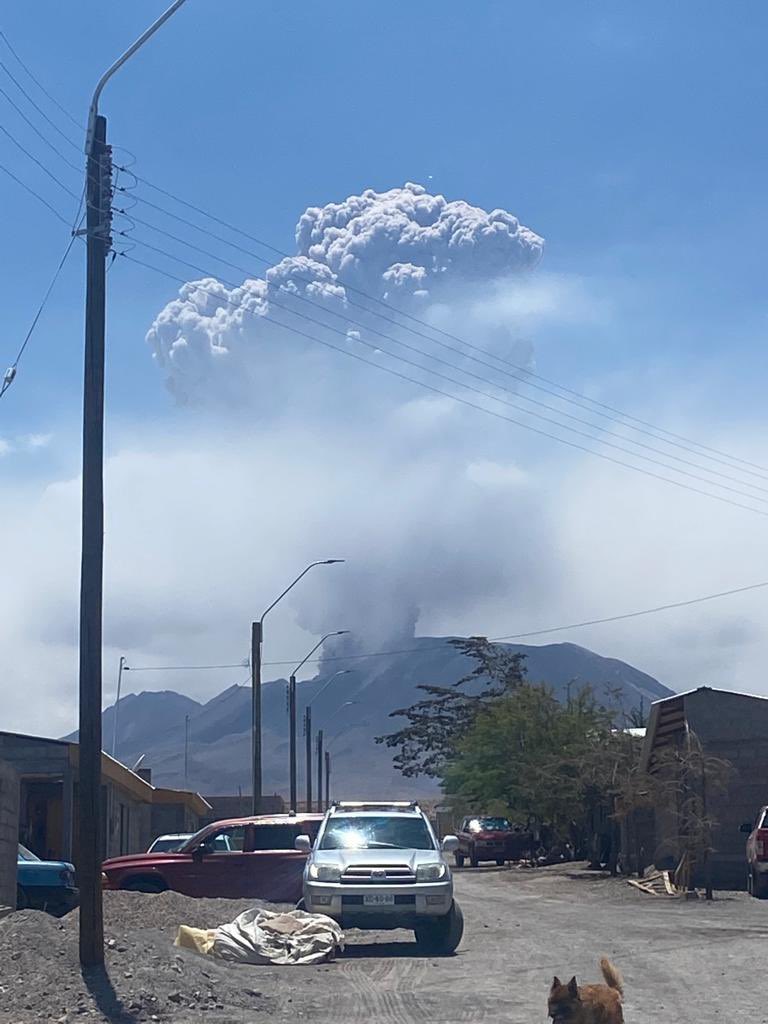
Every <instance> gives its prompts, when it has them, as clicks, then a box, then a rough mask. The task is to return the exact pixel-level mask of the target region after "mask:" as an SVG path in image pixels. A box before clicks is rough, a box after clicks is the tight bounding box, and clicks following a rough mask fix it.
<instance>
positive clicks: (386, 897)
mask: <svg viewBox="0 0 768 1024" xmlns="http://www.w3.org/2000/svg"><path fill="white" fill-rule="evenodd" d="M394 905H395V897H394V895H393V894H392V893H391V892H372V893H366V894H365V895H364V896H363V906H364V907H394Z"/></svg>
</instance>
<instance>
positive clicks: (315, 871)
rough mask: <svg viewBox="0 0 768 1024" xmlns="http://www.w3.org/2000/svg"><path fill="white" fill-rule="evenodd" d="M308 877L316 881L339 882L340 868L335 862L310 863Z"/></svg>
mask: <svg viewBox="0 0 768 1024" xmlns="http://www.w3.org/2000/svg"><path fill="white" fill-rule="evenodd" d="M309 877H310V878H314V879H315V880H316V881H318V882H340V881H341V868H339V867H337V866H336V865H335V864H310V865H309Z"/></svg>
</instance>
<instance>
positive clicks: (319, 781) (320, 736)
mask: <svg viewBox="0 0 768 1024" xmlns="http://www.w3.org/2000/svg"><path fill="white" fill-rule="evenodd" d="M317 809H318V811H322V809H323V730H322V729H318V730H317Z"/></svg>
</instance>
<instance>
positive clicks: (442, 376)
mask: <svg viewBox="0 0 768 1024" xmlns="http://www.w3.org/2000/svg"><path fill="white" fill-rule="evenodd" d="M117 234H124V233H122V232H117ZM130 237H131V240H132V241H133V242H134V244H136V245H139V246H142V247H143V248H148V249H150V250H152V251H154V252H158V253H160V254H161V255H163V256H166V257H168V258H169V259H173V260H175V261H177V262H179V263H182V264H184V265H186V266H188V267H191V268H192V269H194V270H197V272H198V273H200V274H203V275H204V276H210V277H212V276H214V275H212V274H209V272H208V271H206V270H204V269H203V268H201V267H197V266H195V264H192V263H189V262H188V261H187V260H184V259H182V258H181V257H179V256H174V255H173V254H171V253H168V252H166V251H165V250H163V249H159V248H158V247H157V246H153V245H151V244H149V243H147V242H144V241H142V240H140V239H137V238H136V237H135V236H134V235H131V236H130ZM118 255H122V256H124V258H125V259H129V260H132V261H133V262H135V263H139V264H141V265H143V266H145V267H147V268H148V269H150V270H154V271H155V272H156V273H160V274H164V275H165V276H166V277H169V278H171V279H172V280H176V281H181V282H182V283H183V284H186V283H188V282H185V281H183V279H182V278H178V277H175V275H173V274H169V273H167V272H165V271H163V270H160V268H158V267H154V266H152V265H151V264H147V263H144V262H143V261H141V260H137V259H136V258H135V257H133V256H128V255H127V254H126V253H119V254H118ZM221 280H222V282H223V283H224V284H229V285H230V287H236V286H235V285H233V284H232V283H231V282H227V281H226V279H223V278H222V279H221ZM196 287H197V288H198V289H199V290H200V291H203V292H208V293H209V294H211V295H213V296H214V297H216V298H217V299H218V300H219V301H220V302H226V303H227V304H228V305H232V306H235V307H238V308H241V309H243V310H245V312H247V313H249V314H250V315H252V316H254V315H255V316H258V319H259V321H260V322H262V323H263V322H265V321H266V322H268V323H272V324H275V325H276V326H278V327H282V328H284V329H285V330H288V331H291V332H292V333H294V334H297V335H299V336H301V337H304V338H306V339H307V340H309V341H312V342H315V343H317V344H320V345H324V346H326V347H327V348H330V349H333V350H334V351H336V352H340V353H342V354H343V355H346V356H351V357H353V358H355V359H358V360H359V361H360V362H364V363H366V364H367V365H370V366H375V367H376V368H378V369H380V370H383V371H385V372H387V373H390V374H392V375H394V376H397V377H400V378H401V379H402V380H406V381H408V382H410V383H412V384H416V385H418V386H419V387H423V388H426V389H428V390H430V391H432V392H434V393H436V394H439V395H442V396H443V397H445V398H452V399H453V400H454V401H456V402H460V403H462V404H464V405H467V406H468V407H470V408H473V409H477V410H479V411H480V412H485V413H487V414H488V415H491V416H495V417H496V418H498V419H502V420H505V421H506V422H508V423H513V424H515V425H516V426H520V427H523V429H525V430H529V431H532V432H533V433H536V434H539V435H540V436H542V437H547V438H549V439H550V440H555V441H559V442H560V443H561V444H566V445H568V446H569V447H571V448H576V449H578V450H579V451H584V452H587V453H589V454H590V455H596V456H597V457H598V458H602V459H605V460H607V461H609V462H613V463H615V464H616V465H620V466H624V467H625V468H627V469H633V470H635V471H636V472H638V473H643V474H645V475H646V476H651V477H654V478H655V479H658V480H664V481H666V482H667V483H672V484H674V485H675V486H677V487H682V488H684V489H686V490H690V491H693V492H694V493H698V494H702V495H705V496H706V497H709V498H714V499H715V500H717V501H722V502H725V503H726V504H730V505H734V506H736V507H738V508H742V509H745V510H747V511H750V512H756V513H757V514H758V515H762V516H768V510H764V509H757V508H755V507H754V506H751V505H744V504H742V503H740V502H734V501H732V500H731V499H729V498H726V497H724V496H722V495H719V494H713V493H712V492H711V491H703V490H701V488H698V487H692V486H691V485H690V484H685V483H682V482H681V481H680V480H676V479H674V478H671V477H667V476H662V475H661V474H659V473H655V472H653V471H651V470H647V469H643V468H642V467H640V466H635V465H632V464H631V463H627V462H624V461H623V460H621V459H616V458H614V457H613V456H610V455H607V454H605V453H604V452H596V451H595V450H594V449H592V448H586V447H585V446H584V445H582V444H579V443H577V442H574V441H570V440H568V439H566V438H563V437H560V436H558V435H556V434H552V433H550V432H549V431H545V430H542V429H540V428H538V427H534V426H532V425H531V424H529V423H524V422H522V421H521V420H517V419H514V418H512V417H509V416H504V415H502V414H501V413H499V412H496V411H495V410H492V409H488V408H486V407H485V406H480V405H477V404H475V403H473V402H470V401H468V400H467V399H465V398H461V397H460V396H458V395H454V394H449V393H448V392H446V391H443V390H441V389H439V388H436V387H434V386H432V385H430V384H427V383H425V382H424V381H420V380H415V379H414V378H412V377H409V376H407V375H405V374H402V373H400V372H399V371H396V370H393V369H392V368H391V367H386V366H383V365H382V364H381V363H378V362H374V361H373V360H369V359H365V358H364V357H362V356H360V355H358V354H357V353H354V352H351V351H349V350H348V349H346V348H342V347H341V346H338V345H333V344H331V343H330V342H328V341H324V340H322V339H320V338H318V337H316V336H315V335H312V334H308V333H307V332H305V331H301V330H299V329H298V328H296V327H293V326H290V325H288V324H284V323H282V322H281V321H279V320H276V319H275V318H274V317H272V316H269V315H268V314H255V313H254V312H253V310H251V309H249V308H248V307H246V306H245V305H244V304H243V303H238V302H235V301H233V300H229V299H222V297H221V296H220V295H216V293H214V292H210V290H209V289H206V288H203V287H202V286H200V285H197V286H196ZM270 301H271V300H270ZM273 305H275V306H276V307H277V308H280V309H286V310H287V311H288V312H289V313H290V315H291V316H296V317H299V318H300V319H302V320H307V321H309V322H310V323H314V324H316V325H318V326H320V327H321V328H322V329H323V330H327V331H331V332H333V333H335V334H339V335H341V336H342V337H344V338H345V339H346V338H347V334H346V332H345V331H341V330H339V329H338V328H334V327H331V326H330V325H328V324H324V323H322V322H321V321H319V320H316V319H315V318H313V317H309V316H307V315H306V314H304V313H298V312H296V310H291V309H289V308H288V307H284V306H282V305H281V304H280V303H277V302H274V303H273ZM356 341H357V343H358V344H360V345H363V346H365V347H366V348H369V349H371V350H372V351H374V352H381V351H382V350H381V349H380V348H379V347H378V346H377V345H374V344H373V343H371V342H368V341H365V340H364V339H363V338H358V339H356ZM385 354H386V355H388V356H389V357H390V358H392V359H395V360H397V361H398V362H401V363H404V364H406V365H407V366H411V367H414V368H415V369H417V370H419V371H420V372H422V373H428V374H430V375H431V376H432V377H436V378H438V379H440V380H443V381H447V382H449V383H450V384H453V385H455V386H457V387H459V388H461V389H462V390H465V391H471V392H473V393H475V394H478V395H480V396H481V397H483V398H486V399H488V400H489V401H493V402H499V403H500V404H502V405H506V406H510V407H511V408H515V409H519V408H520V407H519V406H518V405H517V404H516V403H514V402H510V401H508V400H506V399H504V398H499V397H497V396H495V395H489V394H487V393H486V392H484V391H481V390H480V389H479V388H476V387H473V386H472V385H471V384H467V383H465V382H464V381H460V380H455V379H454V378H452V377H448V376H447V375H446V374H443V373H439V372H438V371H436V370H432V369H430V368H429V367H425V366H422V365H420V364H419V363H415V362H414V361H413V360H411V359H406V358H405V357H404V356H397V355H394V354H393V353H392V352H386V353H385ZM421 354H422V355H424V353H421ZM426 357H427V358H430V357H429V356H428V355H427V356H426ZM458 372H463V371H461V370H458ZM522 411H524V412H525V413H526V414H527V415H529V416H533V417H535V418H536V419H539V420H543V421H544V422H546V423H551V424H554V425H555V426H556V427H558V428H559V429H561V430H567V431H569V432H570V433H572V434H575V435H577V436H579V437H583V438H586V439H588V440H590V441H594V442H596V443H598V444H601V445H604V446H606V447H609V448H613V449H616V450H618V451H621V452H623V453H624V454H628V455H630V456H631V457H633V458H636V459H642V460H643V461H644V462H649V463H651V464H653V465H657V466H660V467H662V468H664V469H666V470H669V471H671V472H674V473H678V474H681V475H683V476H686V477H690V478H692V479H694V480H698V481H699V482H702V483H705V484H709V485H712V486H715V487H719V488H720V489H721V490H726V491H730V492H732V493H735V494H737V495H739V496H741V497H743V498H746V499H748V500H750V501H759V502H764V501H765V500H766V499H764V498H761V497H759V496H758V495H753V494H748V493H746V492H744V491H739V490H736V488H733V487H729V486H728V485H726V484H721V483H717V481H713V480H708V479H706V478H704V477H699V476H696V475H695V474H693V473H689V472H687V470H682V469H677V468H676V467H674V466H669V465H668V464H667V463H664V462H660V461H659V460H658V459H652V458H650V457H649V456H647V455H641V454H639V453H637V452H632V451H628V449H626V448H622V447H621V446H620V445H616V444H614V443H613V442H611V441H605V440H603V439H601V438H596V437H594V436H593V435H591V434H585V433H584V432H583V431H581V430H576V429H575V428H573V427H569V426H567V424H562V423H559V422H558V421H557V420H552V419H550V418H549V417H546V416H542V415H541V414H540V413H533V412H531V411H530V410H527V409H525V410H522Z"/></svg>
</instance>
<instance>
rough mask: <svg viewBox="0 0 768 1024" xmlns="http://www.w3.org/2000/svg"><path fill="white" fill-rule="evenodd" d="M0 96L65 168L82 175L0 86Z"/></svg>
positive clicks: (75, 165) (80, 170)
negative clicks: (62, 162)
mask: <svg viewBox="0 0 768 1024" xmlns="http://www.w3.org/2000/svg"><path fill="white" fill-rule="evenodd" d="M0 94H2V95H3V96H5V98H6V99H7V100H8V102H9V103H10V104H11V106H12V107H13V109H14V110H15V111H16V113H17V114H18V115H19V117H21V118H22V119H23V120H24V121H25V122H26V123H27V124H28V125H29V127H30V128H31V129H32V131H33V132H34V133H35V135H37V136H38V138H40V139H42V140H43V142H44V143H45V144H46V146H48V147H49V148H50V149H52V150H53V152H54V153H55V154H56V155H57V156H58V157H59V158H60V159H61V160H63V161H64V163H65V164H66V165H67V167H71V168H72V170H74V171H77V173H78V174H82V173H83V170H84V168H83V167H78V166H77V164H74V163H72V161H71V160H70V159H69V157H67V156H65V155H64V154H63V153H62V152H61V150H60V149H59V148H58V146H55V145H54V144H53V143H52V142H51V141H50V139H49V138H48V137H47V136H46V135H44V134H43V133H42V132H41V131H40V129H39V128H38V127H37V125H36V124H35V123H34V122H33V121H32V120H31V119H30V118H28V117H27V115H26V114H25V113H24V111H23V110H22V109H21V107H20V106H19V105H18V103H17V102H16V101H15V100H14V99H13V98H12V97H11V96H10V95H9V94H8V93H7V92H6V91H5V89H3V87H2V86H1V85H0Z"/></svg>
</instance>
